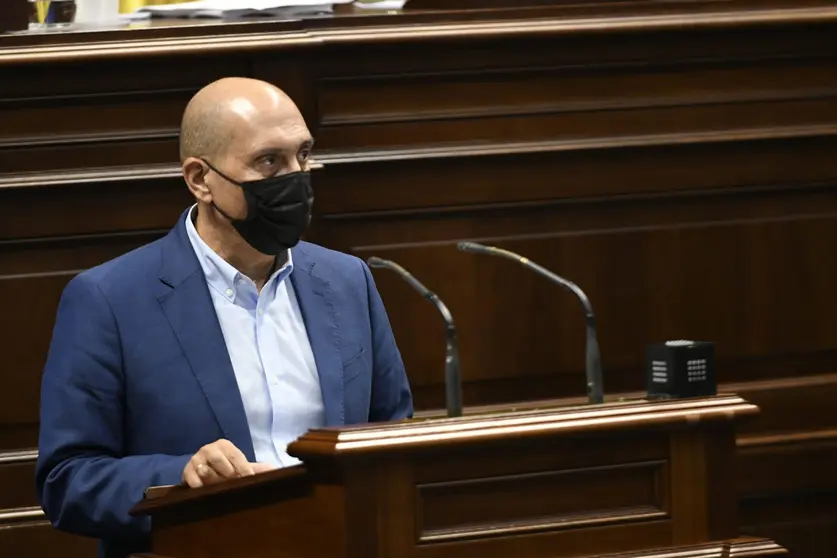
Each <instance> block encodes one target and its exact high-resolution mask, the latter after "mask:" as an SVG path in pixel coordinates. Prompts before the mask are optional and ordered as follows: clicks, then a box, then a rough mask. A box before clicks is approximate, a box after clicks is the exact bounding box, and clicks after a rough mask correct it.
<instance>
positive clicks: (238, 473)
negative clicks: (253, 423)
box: [182, 440, 273, 488]
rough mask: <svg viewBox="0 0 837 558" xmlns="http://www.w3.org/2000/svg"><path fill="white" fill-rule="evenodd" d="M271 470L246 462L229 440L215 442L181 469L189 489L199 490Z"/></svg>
mask: <svg viewBox="0 0 837 558" xmlns="http://www.w3.org/2000/svg"><path fill="white" fill-rule="evenodd" d="M272 469H273V467H272V466H270V465H267V464H264V463H250V462H248V461H247V457H246V456H245V455H244V454H243V453H241V450H240V449H238V448H237V447H235V446H234V445H233V443H232V442H230V441H229V440H216V441H214V442H212V443H211V444H207V445H205V446H204V447H202V448H201V449H200V450H198V453H196V454H195V455H193V456H192V459H190V460H189V463H187V464H186V468H185V469H183V476H182V478H183V482H185V483H186V484H188V485H189V486H190V487H191V488H199V487H201V486H204V485H208V484H217V483H219V482H223V481H225V480H229V479H235V478H239V477H249V476H251V475H254V474H256V473H263V472H265V471H270V470H272Z"/></svg>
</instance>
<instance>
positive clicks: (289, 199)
mask: <svg viewBox="0 0 837 558" xmlns="http://www.w3.org/2000/svg"><path fill="white" fill-rule="evenodd" d="M203 162H204V163H206V165H207V166H208V167H209V168H210V169H212V170H213V171H214V172H215V174H217V175H218V176H220V177H221V178H223V179H224V180H227V181H228V182H231V183H233V184H235V185H236V186H238V187H240V188H241V189H242V190H243V191H244V199H245V200H247V217H246V218H245V219H243V220H242V219H233V218H232V217H230V216H229V215H228V214H227V213H226V212H225V211H224V210H223V209H221V208H220V207H218V206H217V205H216V204H215V202H212V205H213V206H215V209H217V210H218V213H220V214H221V215H223V216H224V217H226V218H227V219H228V220H229V221H230V223H232V225H233V227H235V230H237V231H238V234H240V235H241V237H242V238H243V239H244V240H246V241H247V243H248V244H249V245H250V246H252V247H253V248H255V249H256V250H258V251H259V252H261V253H262V254H267V255H268V256H278V255H280V254H282V253H284V252H285V250H288V249H289V248H293V247H294V246H296V245H297V243H299V238H300V237H301V236H302V233H303V232H305V229H306V228H307V227H308V225H309V224H310V223H311V206H312V205H313V203H314V192H313V190H312V189H311V174H310V173H309V172H307V171H300V172H292V173H289V174H281V175H279V176H273V177H270V178H265V179H262V180H252V181H249V182H238V181H237V180H233V179H232V178H230V177H228V176H227V175H225V174H224V173H222V172H220V171H219V170H218V169H216V168H215V167H213V166H212V165H211V164H209V162H208V161H206V160H204V161H203Z"/></svg>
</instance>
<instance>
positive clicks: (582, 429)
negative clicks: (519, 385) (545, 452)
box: [288, 394, 759, 461]
mask: <svg viewBox="0 0 837 558" xmlns="http://www.w3.org/2000/svg"><path fill="white" fill-rule="evenodd" d="M758 412H759V410H758V407H756V406H755V405H753V404H752V403H749V402H747V401H745V400H744V399H742V398H741V397H739V396H737V395H733V394H722V395H718V396H715V397H707V398H695V399H668V400H653V401H650V400H647V399H638V400H628V401H616V402H612V403H604V404H602V405H578V406H572V407H558V408H556V407H553V408H543V409H530V410H525V411H515V410H511V411H501V412H496V413H490V414H479V415H467V414H466V415H465V416H462V417H456V418H424V419H412V420H405V421H400V422H391V423H383V424H371V425H360V426H349V427H341V428H321V429H316V430H311V431H309V432H307V433H306V434H305V435H303V436H302V437H301V438H299V440H297V441H296V442H293V443H292V444H290V446H289V447H288V451H289V453H290V454H291V455H293V456H295V457H298V458H299V459H302V460H303V461H310V460H317V459H318V458H324V457H334V456H336V455H351V454H370V453H380V452H393V451H399V450H408V449H409V450H413V449H420V448H427V447H440V446H452V445H461V444H463V443H469V442H480V443H486V442H490V441H493V440H502V439H508V438H510V437H514V439H516V440H519V439H525V438H537V437H554V436H556V435H584V434H593V433H596V432H613V431H624V430H636V429H644V428H650V427H673V426H678V425H687V424H696V423H700V422H706V421H710V420H711V421H717V420H734V419H736V418H738V417H741V416H747V415H754V414H757V413H758Z"/></svg>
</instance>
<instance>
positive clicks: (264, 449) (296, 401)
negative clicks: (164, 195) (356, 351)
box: [186, 206, 324, 467]
mask: <svg viewBox="0 0 837 558" xmlns="http://www.w3.org/2000/svg"><path fill="white" fill-rule="evenodd" d="M195 211H196V206H193V207H192V209H190V210H189V212H188V213H187V215H186V231H187V233H188V235H189V241H190V242H191V243H192V247H193V248H194V249H195V254H197V256H198V260H199V261H200V265H201V268H202V269H203V273H204V275H205V276H206V282H207V284H208V285H209V293H210V295H211V296H212V303H213V305H214V306H215V313H216V314H217V316H218V321H219V322H220V324H221V331H222V333H223V334H224V341H225V342H226V345H227V351H228V352H229V355H230V360H231V361H232V367H233V370H234V371H235V377H236V381H237V382H238V389H239V390H240V391H241V399H242V401H243V403H244V411H245V413H246V415H247V424H248V425H249V427H250V436H251V438H252V439H253V449H254V450H255V453H256V460H257V461H259V462H261V463H270V464H271V465H274V466H276V467H287V466H289V465H294V464H296V463H299V460H298V459H296V458H294V457H291V456H290V455H288V453H287V446H288V444H289V443H291V442H293V441H294V440H296V439H297V438H298V437H299V436H300V435H302V434H304V433H305V432H306V431H307V430H309V429H310V428H317V427H321V426H323V424H324V415H323V397H322V392H321V391H320V379H319V376H318V375H317V365H316V363H315V362H314V353H313V352H312V350H311V343H310V342H309V340H308V333H307V332H306V330H305V323H304V322H303V320H302V313H301V312H300V310H299V303H298V301H297V298H296V294H295V293H294V289H293V284H292V283H291V281H290V280H289V279H288V276H289V275H290V274H291V272H292V271H293V259H292V257H291V252H290V250H289V251H288V261H287V263H285V265H283V266H282V267H281V268H280V269H278V270H276V271H275V272H274V273H273V274H272V275H271V276H270V279H268V281H267V282H266V283H265V285H264V287H263V288H262V291H261V293H259V292H258V290H257V289H256V285H255V283H254V282H253V281H252V280H251V279H250V278H249V277H246V276H244V275H242V274H241V273H240V272H239V271H238V270H237V269H235V268H234V267H233V266H232V265H230V264H229V263H228V262H227V261H226V260H224V259H223V258H221V257H220V256H219V255H218V254H216V253H215V251H214V250H212V248H210V247H209V246H208V245H207V244H206V242H204V241H203V239H202V238H201V237H200V235H199V234H198V231H197V229H195V225H194V223H193V222H192V215H193V214H194V212H195ZM230 397H235V394H230Z"/></svg>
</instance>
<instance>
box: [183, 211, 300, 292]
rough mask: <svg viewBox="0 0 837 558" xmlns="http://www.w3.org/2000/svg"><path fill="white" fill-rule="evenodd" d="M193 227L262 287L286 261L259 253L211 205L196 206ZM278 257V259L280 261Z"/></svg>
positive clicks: (283, 258)
mask: <svg viewBox="0 0 837 558" xmlns="http://www.w3.org/2000/svg"><path fill="white" fill-rule="evenodd" d="M197 213H198V215H197V218H196V219H195V229H196V230H197V231H198V235H199V236H200V237H201V238H202V239H203V241H204V242H206V245H207V246H209V247H210V248H212V250H213V251H214V252H215V253H216V254H218V255H219V256H221V257H222V258H223V259H224V260H226V261H227V262H229V264H230V265H231V266H233V267H234V268H236V269H237V270H238V271H239V272H241V273H242V274H243V275H246V276H247V277H249V278H250V279H252V280H253V282H254V283H255V284H256V286H257V287H258V288H259V290H261V288H262V286H263V285H264V284H265V283H266V282H267V280H268V278H269V277H270V274H271V273H272V272H273V270H274V269H275V268H277V267H279V266H281V265H282V264H284V263H285V260H286V259H287V255H284V256H282V257H280V258H275V257H273V256H268V255H266V254H262V253H261V252H259V251H258V250H256V249H255V248H253V247H252V246H250V245H249V244H247V242H246V241H245V240H244V239H243V238H241V236H240V235H239V234H238V232H237V231H236V230H235V228H234V227H233V226H232V224H231V223H230V222H229V221H227V220H226V219H225V218H224V217H222V216H221V215H218V214H217V212H215V211H212V209H211V208H207V207H200V206H199V207H198V211H197ZM280 260H281V261H280Z"/></svg>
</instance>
